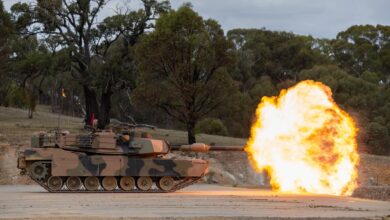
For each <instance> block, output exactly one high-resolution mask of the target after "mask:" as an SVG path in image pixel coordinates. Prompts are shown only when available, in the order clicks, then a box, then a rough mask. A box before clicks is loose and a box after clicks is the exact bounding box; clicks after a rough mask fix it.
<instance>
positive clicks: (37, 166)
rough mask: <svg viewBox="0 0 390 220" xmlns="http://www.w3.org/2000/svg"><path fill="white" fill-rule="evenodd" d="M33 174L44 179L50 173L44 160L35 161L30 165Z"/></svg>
mask: <svg viewBox="0 0 390 220" xmlns="http://www.w3.org/2000/svg"><path fill="white" fill-rule="evenodd" d="M30 173H31V176H32V177H33V178H35V179H37V180H43V179H45V178H46V177H47V175H48V174H49V169H48V167H47V165H46V164H45V163H43V162H42V161H38V162H34V163H33V164H31V166H30Z"/></svg>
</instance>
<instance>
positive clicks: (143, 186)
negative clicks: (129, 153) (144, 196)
mask: <svg viewBox="0 0 390 220" xmlns="http://www.w3.org/2000/svg"><path fill="white" fill-rule="evenodd" d="M152 185H153V180H152V178H150V177H148V176H141V177H139V178H138V179H137V187H138V189H140V190H142V191H147V190H149V189H150V188H152Z"/></svg>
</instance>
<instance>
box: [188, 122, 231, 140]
mask: <svg viewBox="0 0 390 220" xmlns="http://www.w3.org/2000/svg"><path fill="white" fill-rule="evenodd" d="M195 133H196V134H200V133H203V134H214V135H221V136H227V134H228V131H227V128H226V127H225V125H224V124H223V122H222V121H221V120H220V119H216V118H205V119H203V120H200V121H199V122H198V123H197V124H196V126H195Z"/></svg>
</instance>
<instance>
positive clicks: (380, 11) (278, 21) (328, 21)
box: [4, 0, 390, 38]
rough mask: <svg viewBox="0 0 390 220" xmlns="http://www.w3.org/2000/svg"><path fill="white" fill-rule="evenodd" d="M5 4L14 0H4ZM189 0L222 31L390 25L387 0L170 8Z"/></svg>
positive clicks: (201, 2) (219, 2) (275, 0)
mask: <svg viewBox="0 0 390 220" xmlns="http://www.w3.org/2000/svg"><path fill="white" fill-rule="evenodd" d="M4 2H5V6H6V8H7V9H9V7H10V5H12V4H13V3H15V2H17V0H4ZM184 2H191V3H192V5H193V6H194V9H195V11H197V12H198V13H199V14H200V15H202V16H203V17H204V18H213V19H216V20H217V21H218V22H219V23H220V24H221V25H222V27H223V28H224V30H225V31H227V30H230V29H233V28H262V27H265V28H266V29H269V30H278V31H282V30H283V31H291V32H294V33H297V34H305V35H307V34H310V35H312V36H315V37H323V38H334V37H335V36H336V35H337V33H338V32H340V31H342V30H345V29H347V28H348V27H350V26H351V25H354V24H374V25H376V24H383V25H390V10H389V9H390V0H209V1H207V0H191V1H189V0H171V4H172V7H173V8H175V9H176V8H178V7H179V6H181V5H182V4H183V3H184ZM124 3H126V4H128V5H130V6H132V7H134V8H135V7H137V5H139V1H137V0H111V2H109V4H108V5H107V6H106V7H105V9H104V11H103V12H102V14H101V16H100V18H102V17H104V16H108V15H111V14H114V13H115V9H116V8H117V6H120V5H123V4H124Z"/></svg>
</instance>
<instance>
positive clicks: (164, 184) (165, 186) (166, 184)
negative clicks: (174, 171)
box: [157, 176, 175, 191]
mask: <svg viewBox="0 0 390 220" xmlns="http://www.w3.org/2000/svg"><path fill="white" fill-rule="evenodd" d="M173 186H175V180H174V179H173V178H172V177H170V176H164V177H162V178H161V179H160V180H159V181H158V183H157V187H158V188H159V189H161V190H163V191H169V190H171V189H172V188H173Z"/></svg>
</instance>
